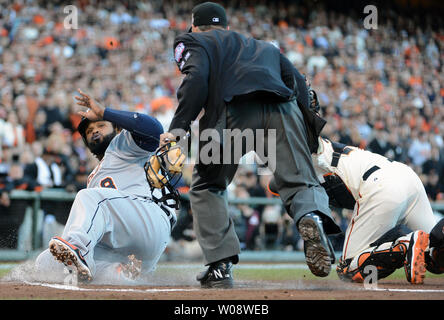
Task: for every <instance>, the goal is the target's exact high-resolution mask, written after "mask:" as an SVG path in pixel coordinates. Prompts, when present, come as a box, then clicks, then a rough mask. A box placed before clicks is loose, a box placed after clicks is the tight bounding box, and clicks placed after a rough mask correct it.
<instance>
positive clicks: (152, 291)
mask: <svg viewBox="0 0 444 320" xmlns="http://www.w3.org/2000/svg"><path fill="white" fill-rule="evenodd" d="M0 299H45V300H46V299H50V300H53V299H56V300H58V299H68V300H77V299H86V300H91V299H92V300H103V299H115V300H444V279H433V281H426V283H425V284H424V285H419V286H411V285H409V284H407V283H401V281H385V282H382V283H380V284H378V288H377V289H376V290H365V289H364V288H363V286H362V285H357V284H356V285H349V284H347V285H344V283H342V282H340V281H339V280H325V281H323V282H320V281H293V282H285V283H282V282H281V283H278V282H261V283H258V282H254V283H250V282H241V283H240V284H239V283H238V284H237V286H236V287H235V288H233V289H230V290H226V289H225V290H222V289H217V290H216V289H200V288H199V287H198V286H197V285H196V286H180V287H173V286H165V287H159V286H155V287H153V286H100V285H84V286H79V287H69V286H63V285H55V284H44V283H33V284H29V283H19V282H2V283H1V284H0Z"/></svg>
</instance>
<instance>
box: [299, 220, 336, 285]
mask: <svg viewBox="0 0 444 320" xmlns="http://www.w3.org/2000/svg"><path fill="white" fill-rule="evenodd" d="M298 230H299V233H300V235H301V237H302V239H303V240H304V253H305V260H306V262H307V265H308V268H309V269H310V271H311V272H312V273H313V274H314V275H315V276H318V277H326V276H328V274H329V273H330V269H331V264H332V263H334V259H335V256H334V252H333V250H332V248H331V245H330V243H329V240H328V238H327V236H326V235H325V233H324V229H323V227H322V221H321V218H320V217H319V216H318V215H316V214H314V213H309V214H307V215H305V216H303V217H302V218H301V220H300V221H299V225H298Z"/></svg>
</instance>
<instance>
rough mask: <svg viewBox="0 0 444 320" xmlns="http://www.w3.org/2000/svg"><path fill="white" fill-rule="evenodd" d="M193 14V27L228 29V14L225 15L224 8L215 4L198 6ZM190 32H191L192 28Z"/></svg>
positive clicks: (209, 3) (206, 3)
mask: <svg viewBox="0 0 444 320" xmlns="http://www.w3.org/2000/svg"><path fill="white" fill-rule="evenodd" d="M191 12H192V14H193V25H194V26H195V27H198V26H208V25H216V26H221V27H224V28H226V27H227V25H228V20H227V14H226V13H225V9H224V7H222V6H221V5H220V4H217V3H215V2H204V3H201V4H198V5H197V6H195V7H194V8H193V10H192V11H191ZM188 32H191V28H190V29H189V30H188Z"/></svg>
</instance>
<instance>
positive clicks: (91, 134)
mask: <svg viewBox="0 0 444 320" xmlns="http://www.w3.org/2000/svg"><path fill="white" fill-rule="evenodd" d="M79 93H80V97H78V96H76V99H77V100H78V102H77V104H79V105H81V106H84V107H88V110H87V111H85V112H80V114H81V115H83V117H84V118H83V119H82V121H81V122H80V124H79V126H78V130H79V132H80V134H81V135H82V138H83V140H84V142H85V144H86V146H87V147H88V149H89V150H90V151H91V152H92V153H93V154H94V155H95V156H96V157H97V159H98V160H100V162H99V163H98V165H97V166H96V168H95V169H94V170H93V171H92V172H91V174H90V175H89V176H88V181H87V187H86V189H83V190H81V191H79V192H78V193H77V195H76V197H75V199H74V202H73V205H72V207H71V211H70V214H69V217H68V221H67V222H66V225H65V229H64V231H63V234H62V236H61V237H54V238H52V239H51V241H50V242H49V249H47V250H45V251H44V252H43V253H41V254H40V255H39V257H38V258H37V260H36V265H37V269H38V270H41V271H46V272H48V269H49V268H54V269H55V270H57V268H59V269H60V268H62V269H63V265H62V264H61V263H63V264H64V265H65V266H67V267H69V268H73V270H74V271H75V272H76V274H77V276H78V278H79V279H80V280H81V281H90V280H93V279H94V278H97V277H98V278H99V279H100V276H102V275H104V276H106V279H111V280H116V279H118V280H119V279H120V280H128V279H134V278H135V277H136V276H137V275H138V274H139V272H145V271H147V272H149V271H152V269H153V268H154V267H155V266H156V264H157V261H158V260H159V258H160V256H161V255H162V253H163V252H164V250H165V248H166V246H167V244H168V242H169V239H170V233H171V229H172V228H173V226H174V223H175V221H176V216H175V211H174V209H173V208H171V207H170V205H172V204H171V200H172V199H168V200H170V201H169V203H168V201H165V203H163V202H157V201H155V200H153V194H151V192H150V186H149V184H148V181H147V178H146V177H145V175H146V174H145V164H146V163H147V160H148V158H149V157H150V156H152V155H153V153H154V151H155V150H156V149H157V147H158V144H159V137H160V134H161V133H162V132H163V128H162V125H161V124H160V122H159V121H157V120H156V119H154V118H152V117H150V116H148V115H144V114H140V113H134V112H127V111H119V110H114V109H111V108H104V107H103V106H102V105H101V104H100V103H98V102H97V101H95V100H94V99H92V98H90V97H89V96H88V95H87V94H85V93H83V92H82V91H80V90H79ZM156 191H158V192H159V194H156V195H155V196H156V197H155V198H154V199H157V198H159V197H160V191H159V190H156ZM128 256H130V262H129V263H127V257H128ZM54 258H55V259H56V260H58V261H59V262H61V263H56V262H55V261H54ZM54 264H55V266H54ZM102 279H103V277H102Z"/></svg>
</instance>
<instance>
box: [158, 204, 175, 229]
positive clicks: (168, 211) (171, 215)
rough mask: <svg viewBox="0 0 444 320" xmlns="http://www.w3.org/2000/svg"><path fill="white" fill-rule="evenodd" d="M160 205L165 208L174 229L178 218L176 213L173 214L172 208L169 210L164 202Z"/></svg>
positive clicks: (164, 210)
mask: <svg viewBox="0 0 444 320" xmlns="http://www.w3.org/2000/svg"><path fill="white" fill-rule="evenodd" d="M159 207H160V208H161V209H162V210H163V212H165V214H166V215H167V217H168V218H169V219H170V225H171V230H173V227H174V225H175V224H176V218H175V217H174V214H172V213H171V212H170V210H168V208H167V207H166V206H165V205H163V204H159Z"/></svg>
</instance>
